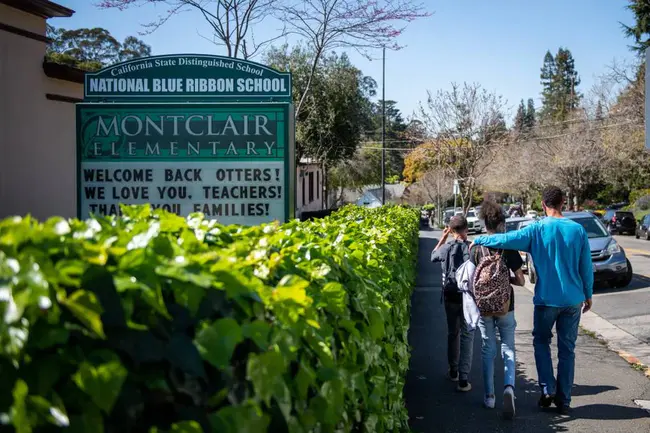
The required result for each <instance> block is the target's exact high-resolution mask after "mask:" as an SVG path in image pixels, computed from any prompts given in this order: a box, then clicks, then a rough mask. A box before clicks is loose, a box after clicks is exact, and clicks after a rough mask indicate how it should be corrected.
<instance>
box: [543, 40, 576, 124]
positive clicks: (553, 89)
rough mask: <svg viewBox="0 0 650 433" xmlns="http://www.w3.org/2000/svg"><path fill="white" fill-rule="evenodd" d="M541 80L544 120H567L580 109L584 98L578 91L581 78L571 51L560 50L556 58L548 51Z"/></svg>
mask: <svg viewBox="0 0 650 433" xmlns="http://www.w3.org/2000/svg"><path fill="white" fill-rule="evenodd" d="M540 78H541V80H542V81H541V84H542V115H543V118H544V120H550V121H556V122H561V121H564V120H566V119H567V118H568V116H569V115H570V114H571V113H572V112H573V111H574V110H576V109H577V108H578V106H579V105H580V99H581V98H582V95H581V94H580V93H579V92H578V91H577V90H576V89H577V87H578V86H579V85H580V77H579V76H578V72H577V71H576V67H575V60H574V59H573V55H572V54H571V51H570V50H568V49H566V48H560V49H558V52H557V54H556V55H555V56H553V55H552V54H551V52H550V51H547V52H546V55H545V56H544V63H543V65H542V70H541V75H540Z"/></svg>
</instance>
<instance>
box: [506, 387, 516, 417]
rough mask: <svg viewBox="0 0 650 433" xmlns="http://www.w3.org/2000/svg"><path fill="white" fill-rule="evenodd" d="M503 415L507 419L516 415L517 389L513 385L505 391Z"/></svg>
mask: <svg viewBox="0 0 650 433" xmlns="http://www.w3.org/2000/svg"><path fill="white" fill-rule="evenodd" d="M503 416H504V417H505V418H506V419H512V418H514V417H515V390H514V389H513V388H512V387H511V386H508V387H506V389H505V390H504V391H503Z"/></svg>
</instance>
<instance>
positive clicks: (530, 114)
mask: <svg viewBox="0 0 650 433" xmlns="http://www.w3.org/2000/svg"><path fill="white" fill-rule="evenodd" d="M535 118H536V114H535V101H533V98H528V106H527V107H526V115H525V116H524V127H525V128H527V129H532V128H534V127H535Z"/></svg>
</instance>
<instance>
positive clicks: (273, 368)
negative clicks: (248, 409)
mask: <svg viewBox="0 0 650 433" xmlns="http://www.w3.org/2000/svg"><path fill="white" fill-rule="evenodd" d="M284 371H285V365H284V359H282V355H280V354H279V353H278V352H275V351H271V352H265V353H262V354H261V355H257V354H255V353H251V354H250V356H249V358H248V366H247V369H246V377H247V378H248V380H250V381H251V382H253V388H254V389H255V393H256V394H257V396H258V397H259V398H261V399H262V401H264V402H266V404H267V405H268V404H270V401H271V397H273V391H274V387H275V384H276V383H277V382H278V381H281V380H282V374H283V373H284Z"/></svg>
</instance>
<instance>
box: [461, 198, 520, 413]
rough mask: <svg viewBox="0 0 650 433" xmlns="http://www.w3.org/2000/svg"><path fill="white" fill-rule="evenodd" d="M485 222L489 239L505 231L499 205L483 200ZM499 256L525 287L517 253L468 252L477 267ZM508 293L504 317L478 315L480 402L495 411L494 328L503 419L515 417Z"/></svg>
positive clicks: (512, 304) (482, 249) (512, 326)
mask: <svg viewBox="0 0 650 433" xmlns="http://www.w3.org/2000/svg"><path fill="white" fill-rule="evenodd" d="M479 218H481V219H482V220H483V221H485V228H486V230H487V232H488V236H492V235H494V234H496V233H503V232H505V223H506V218H505V215H504V214H503V209H502V208H501V206H500V205H498V204H497V203H495V202H493V201H485V202H483V204H482V205H481V211H480V216H479ZM494 254H501V257H503V260H504V261H505V264H506V266H507V268H508V269H509V270H510V271H512V273H514V275H515V276H514V278H512V277H511V278H510V283H511V284H515V285H518V286H523V285H524V282H525V281H524V273H523V271H522V269H521V267H522V266H523V261H522V260H521V256H520V255H519V253H518V252H516V251H513V250H504V251H498V250H494V249H492V248H486V247H481V246H478V245H474V246H473V247H472V248H471V250H470V260H471V261H472V263H473V264H474V265H476V266H478V265H479V262H480V260H481V259H482V258H483V257H485V256H486V255H494ZM509 290H510V306H509V308H508V312H507V314H505V315H494V316H481V318H480V319H479V322H478V327H479V329H480V330H481V358H482V363H483V387H484V391H485V394H484V398H483V403H484V404H485V407H486V408H488V409H494V405H495V402H496V396H495V393H494V359H495V357H496V354H497V335H496V334H497V329H498V330H499V338H500V340H501V356H502V358H503V367H504V372H503V382H504V388H503V413H504V415H505V416H506V418H512V417H514V415H515V392H514V391H515V368H516V366H515V328H516V326H517V322H516V320H515V292H514V290H513V288H512V287H509Z"/></svg>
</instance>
